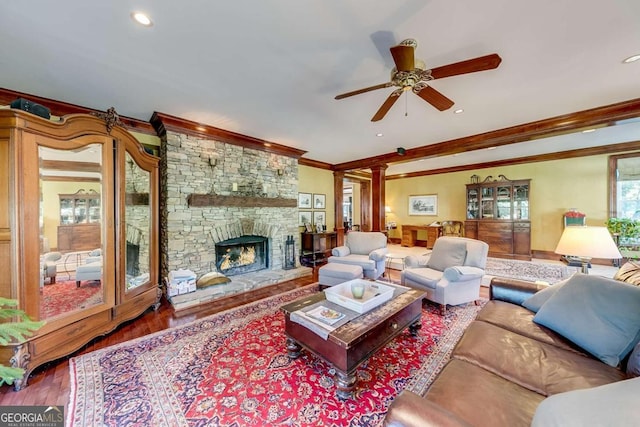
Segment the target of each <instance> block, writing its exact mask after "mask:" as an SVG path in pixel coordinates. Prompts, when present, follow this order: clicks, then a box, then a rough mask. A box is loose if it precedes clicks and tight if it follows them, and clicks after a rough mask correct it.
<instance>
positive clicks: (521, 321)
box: [476, 300, 586, 356]
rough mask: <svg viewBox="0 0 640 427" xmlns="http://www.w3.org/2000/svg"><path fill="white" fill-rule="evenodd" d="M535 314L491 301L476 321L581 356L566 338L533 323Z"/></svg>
mask: <svg viewBox="0 0 640 427" xmlns="http://www.w3.org/2000/svg"><path fill="white" fill-rule="evenodd" d="M534 315H535V313H533V312H531V311H529V310H527V309H526V308H524V307H520V306H518V305H515V304H510V303H508V302H504V301H496V300H491V301H489V302H487V304H486V305H485V306H484V308H483V309H482V310H480V313H478V316H477V317H476V320H480V321H483V322H487V323H491V324H492V325H495V326H499V327H501V328H502V329H506V330H508V331H511V332H515V333H516V334H519V335H523V336H525V337H529V338H531V339H534V340H536V341H540V342H544V343H547V344H551V345H553V346H555V347H559V348H562V349H564V350H567V351H573V352H575V353H579V354H582V355H583V356H584V355H586V353H584V352H582V351H581V350H580V349H579V348H578V347H577V346H576V345H575V344H573V343H572V342H571V341H569V340H567V339H566V338H564V337H562V336H560V335H558V334H556V333H555V332H553V331H552V330H551V329H549V328H546V327H544V326H542V325H538V324H537V323H534V321H533V316H534Z"/></svg>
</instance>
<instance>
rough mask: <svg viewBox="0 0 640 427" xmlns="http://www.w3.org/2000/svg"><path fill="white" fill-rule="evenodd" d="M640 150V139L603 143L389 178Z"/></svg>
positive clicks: (413, 176)
mask: <svg viewBox="0 0 640 427" xmlns="http://www.w3.org/2000/svg"><path fill="white" fill-rule="evenodd" d="M638 150H640V141H633V142H623V143H620V144H611V145H601V146H599V147H589V148H579V149H576V150H567V151H559V152H557V153H547V154H538V155H535V156H526V157H517V158H515V159H505V160H496V161H494V162H484V163H474V164H467V165H460V166H452V167H448V168H440V169H431V170H426V171H419V172H410V173H403V174H396V175H387V176H386V179H387V180H392V179H403V178H415V177H419V176H428V175H439V174H443V173H451V172H462V171H467V170H474V169H486V168H494V167H501V166H510V165H521V164H525V163H535V162H547V161H550V160H566V159H573V158H577V157H587V156H597V155H601V154H613V153H620V152H624V151H638Z"/></svg>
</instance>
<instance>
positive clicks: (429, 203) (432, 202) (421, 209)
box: [409, 194, 438, 215]
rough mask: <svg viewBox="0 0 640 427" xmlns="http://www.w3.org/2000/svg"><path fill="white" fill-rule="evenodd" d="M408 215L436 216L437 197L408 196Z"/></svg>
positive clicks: (435, 195) (434, 195) (432, 195)
mask: <svg viewBox="0 0 640 427" xmlns="http://www.w3.org/2000/svg"><path fill="white" fill-rule="evenodd" d="M409 215H438V195H437V194H427V195H422V196H409Z"/></svg>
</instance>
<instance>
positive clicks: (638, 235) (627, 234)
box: [606, 218, 640, 247]
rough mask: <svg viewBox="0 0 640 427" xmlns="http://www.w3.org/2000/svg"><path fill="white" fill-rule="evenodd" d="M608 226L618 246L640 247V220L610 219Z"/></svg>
mask: <svg viewBox="0 0 640 427" xmlns="http://www.w3.org/2000/svg"><path fill="white" fill-rule="evenodd" d="M606 225H607V229H608V230H609V232H610V233H611V235H612V236H613V238H614V240H615V241H616V243H617V244H618V246H624V247H637V246H638V245H639V243H640V221H639V220H635V219H629V218H609V219H608V220H607V222H606Z"/></svg>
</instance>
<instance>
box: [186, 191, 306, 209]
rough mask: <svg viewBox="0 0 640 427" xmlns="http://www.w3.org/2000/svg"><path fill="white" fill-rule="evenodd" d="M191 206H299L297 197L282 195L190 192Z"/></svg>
mask: <svg viewBox="0 0 640 427" xmlns="http://www.w3.org/2000/svg"><path fill="white" fill-rule="evenodd" d="M187 204H188V205H189V206H190V207H205V206H232V207H241V208H249V207H251V208H255V207H257V208H295V207H298V200H297V199H284V198H280V197H242V196H218V195H215V194H195V193H194V194H190V195H189V197H187Z"/></svg>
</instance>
